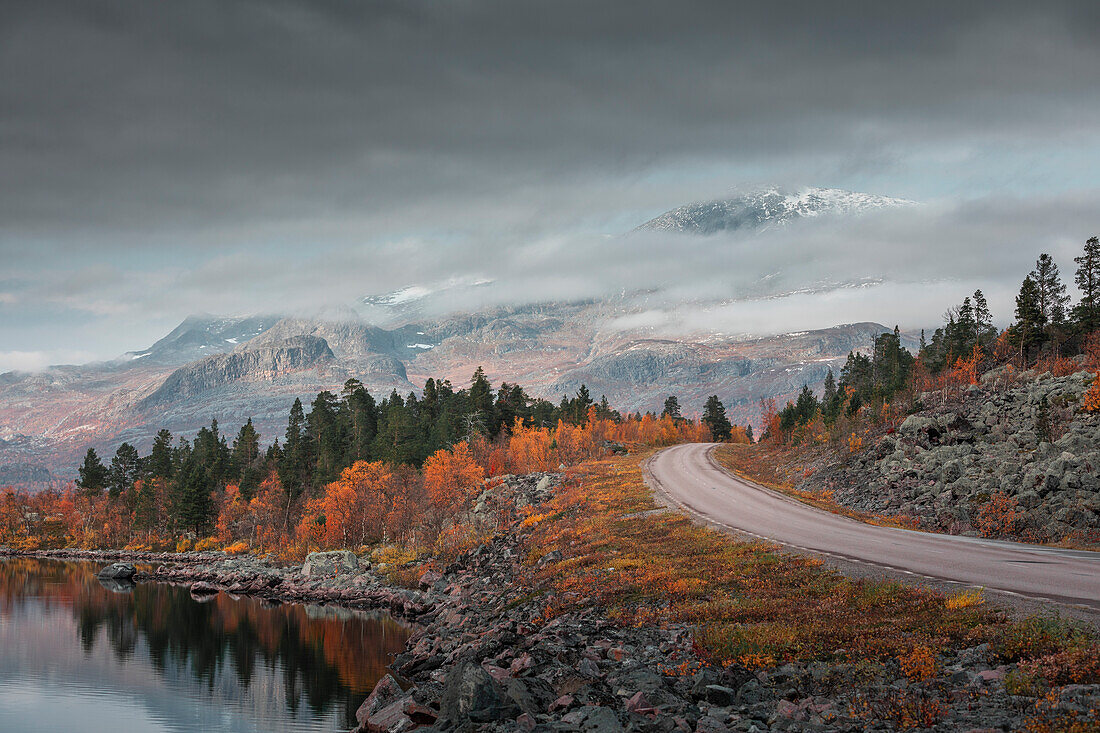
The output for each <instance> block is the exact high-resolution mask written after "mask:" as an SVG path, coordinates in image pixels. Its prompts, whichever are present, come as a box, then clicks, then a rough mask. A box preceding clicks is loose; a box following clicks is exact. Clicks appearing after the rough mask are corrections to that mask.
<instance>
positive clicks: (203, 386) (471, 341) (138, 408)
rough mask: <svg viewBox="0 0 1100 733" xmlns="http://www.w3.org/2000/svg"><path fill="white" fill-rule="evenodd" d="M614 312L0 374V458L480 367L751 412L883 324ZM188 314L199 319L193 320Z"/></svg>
mask: <svg viewBox="0 0 1100 733" xmlns="http://www.w3.org/2000/svg"><path fill="white" fill-rule="evenodd" d="M616 314H617V311H615V310H614V309H610V308H608V307H607V306H606V305H605V304H601V303H568V304H543V305H539V306H523V307H513V308H497V309H493V310H491V311H487V312H485V313H479V314H461V315H457V316H452V317H445V318H441V319H437V320H435V321H430V322H424V323H417V324H409V325H405V326H402V327H399V328H396V329H394V330H386V329H381V328H378V327H376V326H373V325H371V324H368V323H364V322H361V321H360V322H352V321H342V322H336V321H319V320H312V319H301V318H293V319H282V320H279V321H278V322H276V323H274V324H273V325H272V326H270V327H268V328H266V329H265V330H264V331H263V332H262V333H261V334H259V335H258V336H255V337H254V338H252V339H251V340H249V341H245V342H242V343H239V344H236V345H234V346H233V349H232V350H226V351H224V352H222V353H212V354H210V355H208V356H203V357H201V358H199V359H197V360H194V361H191V362H188V363H185V364H182V365H175V364H173V363H172V359H171V357H170V356H169V355H167V354H166V355H163V356H158V360H156V361H154V360H152V356H153V354H157V353H158V352H157V349H156V348H151V349H149V350H147V351H148V352H150V359H148V360H147V359H137V360H129V361H116V362H110V363H106V364H94V365H86V366H82V367H57V368H53V369H50V370H47V371H45V372H41V373H36V374H7V375H3V377H0V438H2V439H3V440H4V441H5V442H4V443H0V466H5V465H10V466H13V468H11V469H9V471H15V469H14V466H15V465H20V466H22V468H21V469H20V471H19V473H18V474H15V475H24V474H25V473H26V472H27V471H28V470H32V469H34V470H37V469H48V470H50V471H53V472H54V473H55V474H57V475H64V473H65V472H66V471H69V472H71V470H72V467H73V466H74V465H75V463H76V461H77V460H78V458H79V455H80V454H81V453H82V452H83V450H85V449H86V447H87V446H88V445H94V446H98V447H100V448H103V449H104V450H108V451H113V450H114V447H115V446H116V445H117V444H118V443H119V442H120V441H122V440H128V441H130V442H133V443H135V444H137V445H139V447H142V449H145V447H147V444H148V443H149V442H150V441H151V439H152V436H153V435H154V434H155V433H156V431H157V430H158V429H159V428H161V427H167V428H168V429H169V430H172V431H173V432H174V433H181V434H184V435H186V434H189V433H193V432H194V431H195V430H197V429H198V428H199V427H200V426H202V425H204V424H209V422H210V420H211V418H216V419H217V420H218V422H219V423H220V424H221V425H223V426H226V427H227V428H233V429H235V428H236V426H237V425H239V424H241V423H243V422H244V421H245V420H246V419H248V418H250V417H251V418H252V419H253V422H254V423H255V424H256V427H257V429H258V430H260V432H261V434H262V435H263V436H264V437H265V439H271V438H273V437H276V436H279V435H281V434H282V432H283V430H284V429H285V420H286V414H287V411H288V410H289V407H290V404H291V402H293V401H294V399H295V398H296V397H299V398H303V399H310V398H312V397H313V396H314V395H316V393H317V392H318V391H320V390H322V389H328V390H332V391H337V392H338V391H339V389H340V388H341V387H342V385H343V383H344V382H345V381H346V380H347V379H349V378H351V377H355V378H357V379H359V380H361V381H362V382H363V383H364V384H365V385H366V386H367V388H368V389H369V390H370V391H371V392H372V393H374V394H376V395H380V396H384V395H388V394H389V393H390V392H391V391H393V390H395V389H396V390H397V391H398V392H400V393H402V394H405V393H408V392H410V391H415V390H417V389H419V387H420V386H422V385H423V382H424V380H425V379H427V378H428V377H434V378H444V379H450V380H451V381H452V382H453V383H454V384H456V385H465V384H466V383H467V382H468V380H469V378H470V375H471V374H472V373H473V371H474V369H475V368H477V367H478V366H483V367H484V368H485V370H486V373H487V374H488V376H489V377H490V379H491V380H492V381H493V382H494V384H499V383H500V382H502V381H505V380H507V381H509V382H512V383H515V382H518V383H520V384H522V385H524V387H526V388H528V389H529V390H530V391H531V392H532V393H533V394H535V395H537V396H543V397H546V398H548V399H552V400H555V401H556V400H558V399H560V398H561V396H562V395H563V394H572V393H574V392H576V390H577V389H579V387H580V385H581V384H586V385H587V386H588V388H589V390H590V391H591V392H592V393H593V395H595V396H596V397H597V398H598V397H599V396H600V395H603V394H606V395H607V397H608V399H609V400H610V401H611V402H612V403H613V404H614V405H615V406H617V407H618V408H620V409H625V410H654V409H660V407H661V405H662V404H663V402H664V399H665V397H667V396H668V395H669V394H677V395H678V396H679V397H680V399H681V403H682V404H683V405H684V406H685V409H686V410H688V411H694V410H698V409H701V405H702V403H703V402H704V401H705V399H706V397H708V396H709V395H711V394H718V395H719V396H720V397H721V398H722V399H723V400H724V401H725V402H726V405H727V407H728V408H730V411H731V415H732V417H733V419H734V420H737V421H739V422H747V421H749V420H752V419H755V417H756V411H757V402H758V400H759V398H760V397H765V396H774V397H777V398H779V399H780V400H783V399H786V398H787V396H789V395H791V394H793V393H794V392H796V391H797V390H799V389H800V388H801V387H802V384H803V383H809V384H811V385H818V384H819V383H820V382H821V380H822V379H824V376H825V373H826V372H827V370H828V369H829V368H830V367H831V368H833V369H834V370H835V369H839V366H840V365H841V364H842V363H843V360H844V358H845V356H846V355H847V354H848V352H849V351H851V350H859V349H866V348H868V347H869V346H870V344H871V342H872V340H873V338H874V336H875V335H877V334H879V333H881V332H883V331H884V330H886V329H885V328H884V327H883V326H881V325H879V324H874V323H861V324H853V325H847V326H838V327H835V328H831V329H826V330H823V331H812V332H806V333H799V334H790V335H782V336H775V337H761V338H753V339H736V338H729V337H715V336H713V335H707V336H690V335H689V336H686V337H684V338H682V339H679V340H671V339H668V338H663V337H662V338H658V337H654V336H652V335H650V334H647V333H645V332H640V331H635V332H626V331H621V330H618V329H614V328H609V327H608V326H607V323H608V320H609V319H610V318H611V317H613V316H614V315H616ZM189 321H190V324H189V325H190V328H191V330H194V329H195V328H196V326H197V320H196V319H189ZM177 330H179V329H177ZM195 341H202V340H201V339H194V340H193V343H194V342H195ZM201 345H203V344H202V343H200V346H201ZM207 345H208V346H210V347H211V348H209V349H206V350H213V344H209V343H208V344H207ZM219 348H220V347H219ZM174 353H179V352H178V351H177V352H174ZM36 476H37V478H38V479H39V481H35V482H30V483H41V479H42V478H44V474H42V473H41V471H38V472H37V474H36Z"/></svg>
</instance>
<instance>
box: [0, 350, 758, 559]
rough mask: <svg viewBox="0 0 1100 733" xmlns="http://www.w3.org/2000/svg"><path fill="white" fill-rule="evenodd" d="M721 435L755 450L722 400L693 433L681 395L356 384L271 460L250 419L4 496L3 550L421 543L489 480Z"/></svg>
mask: <svg viewBox="0 0 1100 733" xmlns="http://www.w3.org/2000/svg"><path fill="white" fill-rule="evenodd" d="M712 435H714V436H717V438H716V439H719V440H728V439H734V440H742V441H747V438H746V437H745V434H744V431H743V430H742V429H741V428H739V427H737V426H733V425H731V424H730V423H729V420H728V418H727V417H726V414H725V409H724V407H723V406H722V404H721V402H720V401H719V400H718V398H717V397H716V396H713V397H711V398H710V400H708V401H707V403H706V405H705V407H704V413H703V420H701V421H696V420H692V419H688V418H685V417H683V416H682V415H681V414H680V407H679V401H678V399H677V398H676V397H674V396H670V397H669V399H668V400H667V401H666V403H665V410H664V411H663V412H662V413H661V414H660V415H658V414H656V413H654V412H650V413H646V414H642V413H634V414H627V415H622V414H621V413H619V412H618V411H616V410H614V409H612V408H611V406H610V405H609V404H608V401H607V399H606V397H604V398H602V399H600V400H599V401H595V400H593V398H592V396H591V394H590V392H589V390H588V389H587V387H585V386H583V385H582V386H581V387H580V389H579V390H578V391H577V392H576V394H574V395H573V396H571V397H570V396H563V397H562V399H561V401H560V402H559V403H557V404H554V403H551V402H549V401H547V400H544V399H536V398H532V397H531V396H530V395H528V394H527V392H526V391H525V390H524V389H523V388H522V387H520V386H519V385H516V384H510V383H507V382H506V383H504V384H501V386H500V388H499V389H496V390H494V389H493V388H492V387H491V385H490V383H489V381H488V379H487V378H486V376H485V373H484V371H483V370H482V369H481V368H478V369H477V370H476V372H475V373H474V375H473V377H472V378H471V381H470V385H469V386H468V387H465V388H461V389H456V388H455V387H454V386H453V385H452V384H451V383H450V382H449V381H447V380H439V379H429V380H427V382H426V384H425V386H424V389H423V392H422V394H421V395H420V396H417V395H416V394H409V395H407V396H405V397H402V396H400V395H399V394H398V393H397V392H396V391H394V392H392V393H391V394H390V395H389V397H386V398H384V399H381V400H378V399H376V398H375V397H374V396H372V395H371V394H370V393H369V392H368V391H367V390H366V389H365V388H364V386H363V385H362V383H361V382H360V381H359V380H356V379H349V380H348V381H347V382H346V383H345V385H344V387H343V389H342V390H341V391H340V394H339V395H336V394H333V393H332V392H329V391H322V392H320V393H319V394H318V395H317V396H316V397H315V398H314V399H313V400H312V401H311V402H309V405H308V410H307V408H306V406H305V405H304V404H303V402H302V401H301V400H295V401H294V403H293V405H292V406H291V408H290V410H289V413H288V415H287V427H286V430H285V432H284V434H283V435H282V436H280V438H279V439H276V440H274V441H273V442H272V443H271V444H270V445H266V446H265V445H264V444H263V442H262V437H261V436H260V434H259V432H258V431H257V430H256V428H255V426H254V425H253V423H252V420H251V419H249V420H248V421H246V422H245V424H244V425H242V426H241V427H240V428H239V430H238V431H237V432H236V434H235V437H232V438H230V437H229V435H227V434H226V433H224V432H223V431H222V428H221V426H219V424H218V422H217V421H216V420H213V421H211V424H210V425H209V426H206V427H203V428H201V429H200V430H199V431H198V433H197V434H196V435H195V436H194V437H193V438H192V439H190V440H188V439H187V438H184V437H182V436H181V437H177V436H173V435H172V434H171V432H169V431H168V430H167V429H162V430H160V431H159V432H158V433H157V434H156V436H155V438H154V440H153V443H152V446H151V449H150V451H149V453H148V454H147V455H142V454H141V453H140V452H139V451H138V450H137V449H136V448H135V447H134V446H133V445H132V444H130V443H123V444H121V445H120V446H119V447H118V449H117V450H116V451H115V453H114V455H113V457H112V458H111V459H110V461H109V462H107V463H104V461H103V460H102V459H101V458H100V457H99V455H98V454H97V452H96V451H95V449H94V448H89V449H88V450H87V452H86V454H85V456H84V460H83V463H82V465H81V466H80V468H79V470H78V476H77V479H76V481H75V484H74V488H73V489H72V490H69V491H46V492H42V493H40V494H39V495H37V496H36V497H31V496H29V495H20V494H16V493H15V492H10V491H9V492H7V493H6V494H5V495H4V499H5V501H6V502H7V503H6V505H5V506H6V507H7V509H5V510H4V512H2V513H0V519H3V518H4V517H6V518H7V519H6V520H5V522H4V523H2V524H0V539H3V538H4V537H5V536H8V537H11V536H17V535H19V534H20V530H19V529H18V528H19V527H23V530H22V533H23V534H24V535H26V536H34V535H42V536H48V537H49V538H50V539H48V540H47V544H53V545H57V544H65V543H72V542H79V543H82V544H85V545H91V546H118V545H120V544H126V543H132V542H134V541H135V540H134V538H143V540H142V541H145V542H151V543H155V544H158V545H163V543H164V541H166V540H167V538H172V537H179V536H191V537H194V538H203V537H207V536H210V535H211V533H213V534H215V535H216V536H218V537H219V538H220V540H222V541H224V542H230V541H233V540H243V541H246V542H249V543H254V542H262V543H265V544H266V545H267V546H277V545H280V544H283V545H295V543H297V545H301V543H305V544H307V545H310V544H312V545H322V544H323V545H329V546H332V545H333V544H334V543H336V542H337V541H338V540H347V541H350V540H352V539H354V540H357V541H366V540H367V539H379V538H382V537H387V538H391V539H392V538H394V537H405V538H408V537H413V536H415V537H418V538H420V539H423V538H424V537H425V536H430V535H432V534H433V533H438V532H439V531H440V530H441V528H442V526H443V524H445V522H444V521H443V520H445V519H446V518H447V517H453V516H454V515H455V514H456V512H457V511H458V509H459V507H460V505H461V504H462V502H464V501H466V500H467V499H469V498H470V492H472V491H473V490H474V489H475V488H477V487H479V486H480V485H481V482H482V480H483V479H484V478H485V477H487V476H493V475H499V474H501V473H509V472H514V473H526V472H531V471H548V470H557V469H558V468H559V467H560V466H569V465H574V464H575V463H578V462H581V461H584V460H588V459H590V458H593V457H598V456H599V455H602V454H604V453H606V452H608V451H609V450H620V447H619V445H620V444H621V443H628V444H642V445H669V444H672V443H676V442H683V441H688V440H692V441H705V440H710V439H711V436H712ZM39 504H40V505H41V506H39ZM20 507H21V508H20ZM50 517H54V518H55V519H56V518H57V517H67V519H64V520H57V521H54V520H51V519H50ZM32 519H33V521H32ZM29 524H34V525H35V526H34V527H29V528H28V526H29ZM51 527H52V529H51ZM5 533H6V534H5ZM66 538H67V539H66ZM74 538H80V539H79V540H77V539H74ZM297 545H296V546H297Z"/></svg>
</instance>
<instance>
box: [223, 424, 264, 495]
mask: <svg viewBox="0 0 1100 733" xmlns="http://www.w3.org/2000/svg"><path fill="white" fill-rule="evenodd" d="M259 460H260V434H259V433H258V432H256V428H255V427H253V425H252V418H248V422H246V423H245V424H244V425H242V426H241V429H240V431H239V432H238V433H237V437H236V438H235V439H234V440H233V455H232V459H231V461H230V463H231V464H232V469H231V473H232V475H233V476H234V478H236V480H237V486H238V487H239V488H240V490H241V496H243V497H244V498H245V500H246V501H248V500H251V499H252V494H253V493H254V492H255V490H256V487H257V486H259V485H260V479H261V474H260V471H259V468H258V466H257V463H258V462H259Z"/></svg>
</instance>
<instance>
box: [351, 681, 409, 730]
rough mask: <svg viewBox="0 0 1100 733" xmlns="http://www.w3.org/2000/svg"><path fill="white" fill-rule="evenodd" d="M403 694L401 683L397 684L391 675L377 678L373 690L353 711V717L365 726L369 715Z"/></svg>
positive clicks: (393, 701) (390, 703)
mask: <svg viewBox="0 0 1100 733" xmlns="http://www.w3.org/2000/svg"><path fill="white" fill-rule="evenodd" d="M404 694H405V693H404V691H403V690H402V689H401V685H399V684H397V680H395V679H394V678H393V676H392V675H386V676H385V677H383V678H382V679H380V680H378V684H376V685H375V686H374V690H372V691H371V693H370V695H368V696H367V699H366V700H364V701H363V704H362V705H360V706H359V709H358V710H356V711H355V719H356V720H358V721H359V725H361V726H363V727H364V728H365V727H366V725H367V720H369V719H370V717H371V716H373V715H375V714H376V713H378V712H380V711H381V710H382V709H383V708H386V707H388V706H390V705H392V704H393V703H395V702H397V701H398V700H399V699H400V698H401V697H403V696H404Z"/></svg>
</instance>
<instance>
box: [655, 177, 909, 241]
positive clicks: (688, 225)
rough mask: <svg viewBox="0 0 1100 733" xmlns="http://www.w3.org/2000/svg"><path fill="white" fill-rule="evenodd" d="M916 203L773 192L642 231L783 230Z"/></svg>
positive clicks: (681, 213)
mask: <svg viewBox="0 0 1100 733" xmlns="http://www.w3.org/2000/svg"><path fill="white" fill-rule="evenodd" d="M913 203H914V202H912V201H906V200H904V199H895V198H889V197H887V196H875V195H873V194H868V193H855V192H852V191H841V190H838V189H831V188H808V189H804V190H802V191H799V192H796V193H790V192H785V191H782V190H780V189H778V188H771V189H766V190H763V191H759V192H755V193H750V194H746V195H743V196H737V197H734V198H730V199H721V200H717V201H705V202H697V203H691V204H686V205H684V206H680V207H677V208H675V209H672V210H670V211H666V212H665V213H663V214H661V215H660V216H658V217H655V218H653V219H650V220H649V221H647V222H646V223H645V224H642V225H641V226H640V227H638V229H639V230H642V231H646V230H650V231H661V232H679V233H684V234H700V235H706V234H715V233H717V232H723V231H735V230H739V229H760V228H763V227H769V226H782V225H784V224H786V223H787V222H789V221H792V220H794V219H798V218H803V217H813V216H830V215H838V214H862V213H866V212H868V211H873V210H875V209H882V208H887V207H894V206H911V205H913Z"/></svg>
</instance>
